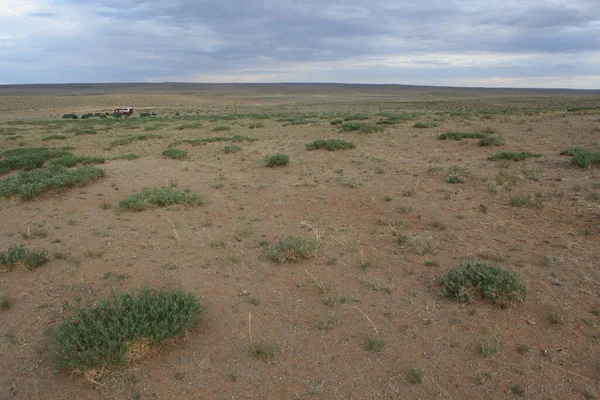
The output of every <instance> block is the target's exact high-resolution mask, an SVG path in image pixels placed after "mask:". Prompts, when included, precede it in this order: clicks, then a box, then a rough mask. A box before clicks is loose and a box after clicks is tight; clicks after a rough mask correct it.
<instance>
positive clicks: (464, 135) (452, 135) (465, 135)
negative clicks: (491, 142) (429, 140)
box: [437, 132, 487, 140]
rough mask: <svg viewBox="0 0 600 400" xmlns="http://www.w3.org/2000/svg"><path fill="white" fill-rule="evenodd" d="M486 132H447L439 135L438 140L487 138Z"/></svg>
mask: <svg viewBox="0 0 600 400" xmlns="http://www.w3.org/2000/svg"><path fill="white" fill-rule="evenodd" d="M486 137H487V135H486V134H485V133H475V132H447V133H442V134H441V135H438V137H437V138H438V140H463V139H483V138H486Z"/></svg>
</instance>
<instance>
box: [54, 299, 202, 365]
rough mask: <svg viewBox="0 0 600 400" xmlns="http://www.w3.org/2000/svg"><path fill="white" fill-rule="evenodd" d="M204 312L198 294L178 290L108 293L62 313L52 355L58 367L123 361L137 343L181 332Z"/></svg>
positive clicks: (157, 340) (153, 341)
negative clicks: (63, 315)
mask: <svg viewBox="0 0 600 400" xmlns="http://www.w3.org/2000/svg"><path fill="white" fill-rule="evenodd" d="M202 311H203V310H202V308H201V307H200V305H199V304H198V300H197V299H196V297H195V296H194V295H192V294H189V293H184V292H183V291H181V290H173V289H158V290H152V289H149V288H147V287H144V288H142V289H141V290H140V291H139V292H135V291H132V292H124V293H121V294H119V295H116V294H112V295H111V296H110V297H108V298H105V299H103V300H101V301H100V302H99V304H98V305H96V306H94V305H92V304H90V303H88V304H86V305H84V306H79V305H78V306H76V307H74V309H73V314H72V315H71V316H69V317H63V319H62V323H61V325H60V326H58V327H57V328H56V330H55V332H54V336H53V337H52V342H53V344H54V348H55V349H54V351H53V359H54V362H55V364H56V366H57V367H58V368H59V369H69V370H72V371H78V372H84V371H86V370H88V369H90V368H109V367H112V366H118V365H124V364H126V363H127V361H128V358H130V357H131V356H133V354H131V351H132V350H135V347H136V345H140V344H147V346H149V347H155V346H157V345H160V344H162V343H165V342H166V341H167V340H169V339H171V338H173V337H177V336H181V335H182V334H183V333H184V332H185V331H186V330H187V329H189V328H191V327H192V326H193V325H194V323H195V321H196V315H197V314H198V313H201V312H202Z"/></svg>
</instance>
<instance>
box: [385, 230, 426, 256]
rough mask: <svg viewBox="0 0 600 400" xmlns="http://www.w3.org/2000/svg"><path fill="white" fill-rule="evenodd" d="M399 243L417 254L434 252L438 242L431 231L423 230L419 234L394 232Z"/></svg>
mask: <svg viewBox="0 0 600 400" xmlns="http://www.w3.org/2000/svg"><path fill="white" fill-rule="evenodd" d="M394 235H395V236H396V238H397V240H398V244H400V245H401V246H402V247H404V248H406V249H407V250H409V251H410V252H411V253H414V254H417V255H425V254H434V253H435V250H436V243H435V239H434V237H433V236H432V235H431V234H430V233H429V232H421V233H419V234H417V235H411V234H399V233H394Z"/></svg>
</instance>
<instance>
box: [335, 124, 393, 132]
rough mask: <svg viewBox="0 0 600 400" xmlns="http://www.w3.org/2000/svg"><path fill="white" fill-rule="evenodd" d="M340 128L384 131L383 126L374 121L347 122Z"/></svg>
mask: <svg viewBox="0 0 600 400" xmlns="http://www.w3.org/2000/svg"><path fill="white" fill-rule="evenodd" d="M340 129H341V131H342V132H361V133H373V132H380V131H382V130H383V127H382V126H381V125H377V124H374V123H372V122H345V123H343V124H342V125H341V126H340Z"/></svg>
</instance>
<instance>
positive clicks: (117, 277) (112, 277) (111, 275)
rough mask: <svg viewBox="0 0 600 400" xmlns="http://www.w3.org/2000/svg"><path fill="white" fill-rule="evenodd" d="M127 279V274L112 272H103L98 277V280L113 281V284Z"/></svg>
mask: <svg viewBox="0 0 600 400" xmlns="http://www.w3.org/2000/svg"><path fill="white" fill-rule="evenodd" d="M128 277H129V275H127V274H119V273H118V272H112V271H107V272H104V273H103V274H102V275H100V279H102V280H107V281H113V282H119V281H122V280H123V279H125V278H128Z"/></svg>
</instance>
